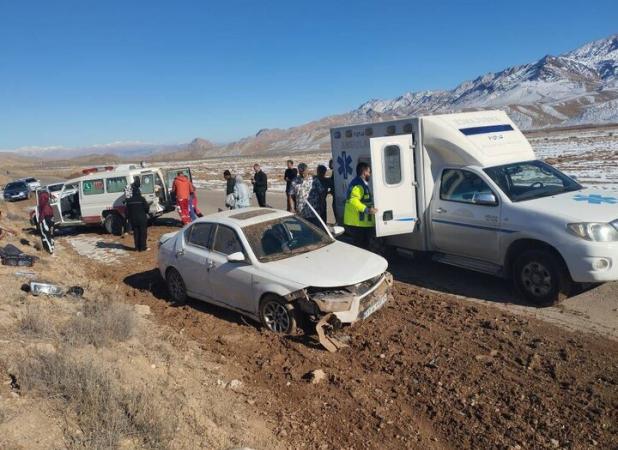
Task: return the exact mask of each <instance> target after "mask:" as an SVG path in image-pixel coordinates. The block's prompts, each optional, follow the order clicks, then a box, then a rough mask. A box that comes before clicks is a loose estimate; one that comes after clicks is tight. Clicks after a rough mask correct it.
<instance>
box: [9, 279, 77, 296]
mask: <svg viewBox="0 0 618 450" xmlns="http://www.w3.org/2000/svg"><path fill="white" fill-rule="evenodd" d="M21 290H22V291H24V292H29V293H31V294H32V295H34V296H35V297H36V296H39V295H47V296H50V297H64V296H65V295H68V296H71V297H82V296H83V295H84V288H82V287H81V286H71V287H70V288H68V289H66V290H65V289H64V288H62V287H60V286H58V285H56V284H53V283H47V282H44V281H31V282H30V283H26V284H24V285H22V287H21Z"/></svg>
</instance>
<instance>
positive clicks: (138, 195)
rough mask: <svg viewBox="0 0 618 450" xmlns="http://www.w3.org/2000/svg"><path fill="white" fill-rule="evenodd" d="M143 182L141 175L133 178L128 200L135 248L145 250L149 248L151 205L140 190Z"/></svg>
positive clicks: (128, 216)
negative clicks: (149, 214) (147, 243)
mask: <svg viewBox="0 0 618 450" xmlns="http://www.w3.org/2000/svg"><path fill="white" fill-rule="evenodd" d="M140 186H141V182H140V179H139V177H135V178H134V179H133V184H132V185H131V187H132V192H131V197H129V198H128V199H127V200H126V202H127V218H128V219H129V223H130V224H131V228H133V241H134V243H135V250H137V251H138V252H143V251H145V250H147V247H146V239H147V237H148V212H149V209H150V207H149V206H148V202H147V201H146V199H145V198H144V197H143V196H142V192H141V190H140Z"/></svg>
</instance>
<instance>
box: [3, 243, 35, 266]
mask: <svg viewBox="0 0 618 450" xmlns="http://www.w3.org/2000/svg"><path fill="white" fill-rule="evenodd" d="M0 259H1V260H2V265H4V266H16V267H32V265H33V264H34V261H35V257H34V256H31V255H26V254H25V253H24V252H22V251H21V250H20V249H18V248H17V247H15V246H14V245H13V244H7V245H6V246H4V248H2V247H0Z"/></svg>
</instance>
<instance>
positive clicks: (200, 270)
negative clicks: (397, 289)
mask: <svg viewBox="0 0 618 450" xmlns="http://www.w3.org/2000/svg"><path fill="white" fill-rule="evenodd" d="M336 228H338V227H336ZM387 265H388V264H387V262H386V260H385V259H384V258H382V257H381V256H378V255H376V254H374V253H371V252H368V251H366V250H362V249H360V248H356V247H354V246H351V245H349V244H346V243H343V242H339V241H337V240H335V239H334V238H333V237H332V235H331V234H330V232H326V231H324V230H323V229H320V228H317V227H315V226H313V225H311V224H310V223H308V222H307V221H305V220H303V219H301V218H299V217H297V216H295V215H293V214H291V213H288V212H285V211H280V210H274V209H269V208H245V209H241V210H232V211H224V212H220V213H216V214H212V215H209V216H206V217H204V218H202V219H198V220H197V221H195V222H193V223H191V224H189V225H187V226H186V227H185V228H183V229H182V230H181V231H179V232H176V233H169V234H166V235H163V236H162V237H161V240H160V242H159V270H160V271H161V275H162V276H163V278H165V280H166V282H167V286H168V289H169V292H170V295H171V297H172V300H174V301H175V302H178V303H183V302H185V301H186V299H187V297H193V298H196V299H199V300H203V301H206V302H209V303H213V304H217V305H221V306H223V307H226V308H229V309H232V310H235V311H238V312H240V313H242V314H245V315H248V316H250V317H252V318H254V319H256V320H259V321H260V322H261V323H262V324H263V325H264V326H265V327H267V328H268V329H270V330H272V331H275V332H278V333H285V334H293V333H294V332H295V331H296V327H297V324H298V322H299V320H300V319H301V318H303V317H304V318H308V319H310V320H312V321H314V322H317V323H318V334H319V335H321V334H323V331H324V330H323V329H322V330H321V329H320V325H319V323H320V322H321V323H322V324H324V323H326V322H328V324H329V325H328V326H329V327H330V326H334V327H335V328H336V327H338V326H340V325H341V324H350V323H353V322H355V321H357V320H359V319H365V318H367V317H368V316H369V315H370V314H372V313H374V312H375V311H377V310H378V309H380V308H381V307H382V306H383V305H384V304H385V303H386V301H387V299H388V298H389V295H390V286H391V285H392V277H391V276H390V274H389V273H388V272H386V269H387ZM325 319H326V320H325ZM320 338H322V336H320ZM320 341H321V342H322V339H321V340H320ZM325 346H326V345H325Z"/></svg>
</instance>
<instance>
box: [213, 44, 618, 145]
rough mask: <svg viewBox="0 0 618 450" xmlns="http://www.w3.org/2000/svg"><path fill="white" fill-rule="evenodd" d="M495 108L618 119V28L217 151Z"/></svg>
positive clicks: (578, 120)
mask: <svg viewBox="0 0 618 450" xmlns="http://www.w3.org/2000/svg"><path fill="white" fill-rule="evenodd" d="M493 108H499V109H503V110H505V111H506V112H507V113H508V114H509V115H510V116H511V118H512V119H513V120H514V121H515V122H516V123H517V124H518V125H519V126H520V127H521V128H523V129H534V128H544V127H555V126H563V125H565V126H566V125H579V124H595V123H612V122H618V34H614V35H612V36H609V37H607V38H605V39H600V40H597V41H594V42H590V43H588V44H586V45H584V46H582V47H580V48H577V49H575V50H573V51H570V52H567V53H564V54H562V55H559V56H551V55H547V56H544V57H542V58H541V59H539V60H538V61H535V62H533V63H530V64H524V65H519V66H513V67H509V68H507V69H504V70H502V71H500V72H496V73H493V72H490V73H487V74H485V75H482V76H479V77H478V78H476V79H474V80H469V81H464V82H463V83H461V84H460V85H458V86H456V87H455V88H454V89H451V90H437V91H419V92H407V93H405V94H403V95H401V96H399V97H397V98H394V99H386V100H381V99H374V100H370V101H368V102H366V103H363V104H362V105H360V106H359V107H358V108H357V109H355V110H353V111H351V112H349V113H346V114H341V115H337V116H329V117H326V118H324V119H321V120H317V121H314V122H310V123H307V124H304V125H301V126H298V127H293V128H289V129H287V130H281V129H274V130H260V132H259V133H258V134H257V135H256V136H252V137H248V138H244V139H241V140H240V141H237V142H234V143H231V144H228V145H225V146H221V147H217V148H215V149H213V150H211V151H210V152H209V154H210V155H213V156H214V155H235V154H260V153H267V152H275V151H276V152H282V153H286V152H288V153H292V152H303V151H313V150H323V149H328V148H329V146H330V142H329V135H328V128H329V127H332V126H335V125H343V124H347V123H359V122H368V121H376V120H388V119H393V118H397V117H406V116H415V115H421V114H435V113H447V112H454V111H469V110H477V109H493Z"/></svg>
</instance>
